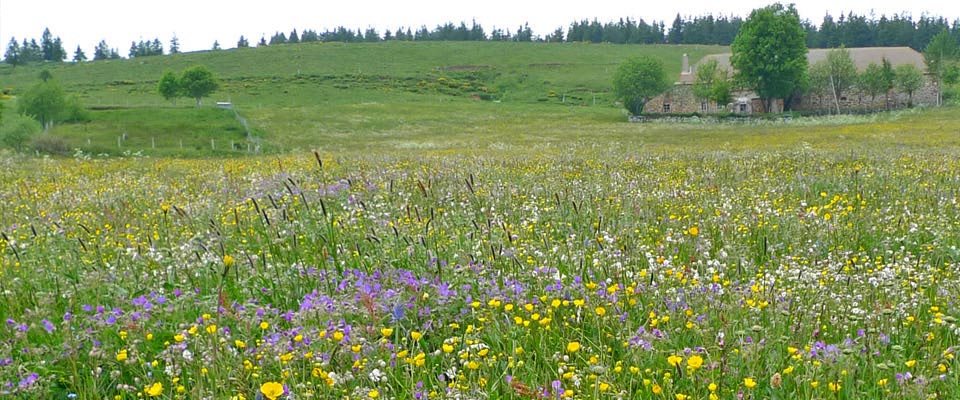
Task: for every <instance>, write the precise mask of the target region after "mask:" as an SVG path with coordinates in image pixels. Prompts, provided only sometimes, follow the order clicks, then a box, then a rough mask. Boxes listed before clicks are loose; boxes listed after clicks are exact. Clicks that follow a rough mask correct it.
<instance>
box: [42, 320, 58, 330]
mask: <svg viewBox="0 0 960 400" xmlns="http://www.w3.org/2000/svg"><path fill="white" fill-rule="evenodd" d="M40 323H41V324H43V330H45V331H47V333H53V331H55V330H57V327H55V326H53V323H52V322H50V321H47V319H46V318H44V319H43V321H40Z"/></svg>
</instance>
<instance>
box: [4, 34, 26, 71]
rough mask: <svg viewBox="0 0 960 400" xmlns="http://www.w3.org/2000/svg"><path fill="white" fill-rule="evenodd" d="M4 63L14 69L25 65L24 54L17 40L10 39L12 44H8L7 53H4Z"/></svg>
mask: <svg viewBox="0 0 960 400" xmlns="http://www.w3.org/2000/svg"><path fill="white" fill-rule="evenodd" d="M3 61H4V62H6V63H7V64H10V65H12V66H13V67H14V68H16V67H17V66H18V65H23V57H22V52H21V50H20V43H17V38H10V43H8V44H7V51H6V52H5V53H3Z"/></svg>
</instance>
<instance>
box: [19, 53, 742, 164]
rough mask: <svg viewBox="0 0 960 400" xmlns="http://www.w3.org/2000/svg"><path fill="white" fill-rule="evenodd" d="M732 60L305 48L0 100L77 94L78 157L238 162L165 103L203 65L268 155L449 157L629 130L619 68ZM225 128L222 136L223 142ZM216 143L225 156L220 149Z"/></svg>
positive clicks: (165, 67)
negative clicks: (356, 151)
mask: <svg viewBox="0 0 960 400" xmlns="http://www.w3.org/2000/svg"><path fill="white" fill-rule="evenodd" d="M724 49H725V48H723V47H716V46H630V45H594V44H576V43H565V44H547V43H496V42H480V43H476V42H417V43H413V42H383V43H363V44H343V43H309V44H299V45H283V46H270V47H265V48H253V49H238V50H225V51H208V52H197V53H188V54H178V55H173V56H163V57H146V58H139V59H132V60H109V61H98V62H91V63H83V64H61V65H54V66H43V65H41V66H29V67H20V68H16V69H11V68H10V67H9V66H3V67H0V87H4V88H12V89H13V91H14V93H16V92H17V91H19V90H22V89H24V88H25V87H28V86H29V85H31V84H32V83H33V82H35V80H36V79H37V75H38V72H39V70H41V69H44V68H47V69H49V70H50V71H51V72H52V74H53V75H54V76H55V77H56V79H58V80H59V81H60V82H61V83H63V84H64V86H65V87H66V89H67V91H68V92H69V93H72V94H74V95H76V96H78V97H79V98H80V100H81V102H82V103H83V104H85V105H86V106H88V107H91V108H92V111H91V114H92V118H93V121H91V122H90V123H86V124H81V125H63V126H59V127H56V128H54V129H53V131H52V132H51V134H52V135H55V136H58V137H61V138H62V140H64V141H65V142H66V144H67V146H68V147H69V148H77V147H79V148H82V149H84V150H85V151H89V152H94V153H99V152H112V153H116V152H121V151H126V150H134V151H136V150H142V151H144V152H145V153H149V154H171V155H203V154H209V153H210V152H215V153H222V152H224V151H228V150H227V149H229V148H231V147H230V145H229V144H228V143H227V142H228V141H234V142H235V143H234V147H233V148H234V149H238V150H229V151H231V152H232V151H240V150H239V149H242V150H243V151H245V150H246V149H247V146H246V144H238V143H237V142H239V141H243V140H245V134H237V131H238V130H240V131H243V128H242V127H240V126H239V124H232V125H231V124H227V125H224V124H222V123H220V124H219V125H216V126H210V124H209V123H207V122H204V121H202V120H198V119H196V118H195V117H196V113H195V112H194V111H193V110H192V108H193V107H192V105H191V102H190V101H189V100H182V101H180V102H178V103H177V104H176V105H174V104H172V103H170V102H167V101H165V100H163V99H162V98H161V97H160V96H159V95H158V94H157V93H156V89H155V88H156V83H157V80H158V79H159V77H160V76H161V74H162V73H163V72H164V71H177V72H178V71H181V70H183V69H185V68H186V67H189V66H192V65H197V64H203V65H206V66H208V67H209V68H210V69H212V70H213V71H215V73H216V74H217V76H218V77H219V78H220V79H221V89H220V90H219V91H218V92H216V93H215V94H214V95H213V97H212V98H211V99H208V104H210V103H212V102H213V101H217V100H221V101H227V100H229V101H231V102H232V103H233V104H234V105H235V107H236V110H237V111H238V112H239V114H240V115H241V116H242V117H244V118H246V119H247V120H248V121H249V123H250V124H249V125H250V127H251V128H252V129H251V130H252V134H253V135H255V136H257V137H259V141H258V144H260V145H261V148H262V149H263V150H265V151H288V150H291V149H308V148H328V149H333V150H335V149H345V148H352V147H356V146H358V145H366V144H368V143H372V144H374V145H378V144H380V145H384V146H388V147H398V148H409V147H435V146H449V145H451V144H450V143H447V144H439V143H438V140H439V142H443V141H444V138H447V137H450V136H453V137H457V138H458V139H456V140H455V141H454V142H456V143H454V144H453V145H457V143H461V142H464V141H473V140H480V141H482V142H483V143H490V142H496V141H498V138H497V136H499V135H505V137H511V138H513V137H516V136H517V135H529V134H534V132H536V135H539V134H542V133H545V132H549V131H551V130H556V129H559V130H564V131H566V130H569V129H578V128H577V127H582V126H584V125H585V124H591V123H593V122H596V121H606V122H614V121H622V120H623V116H622V111H621V110H620V109H619V108H618V107H616V105H615V104H614V99H613V97H612V95H611V94H610V81H611V75H612V73H613V71H614V70H615V69H616V67H617V65H618V64H619V63H620V62H621V61H622V60H623V59H625V58H627V57H630V56H635V55H639V54H650V55H654V56H656V57H658V58H660V59H662V60H663V61H664V63H665V64H666V66H667V69H668V70H670V71H679V69H680V59H681V56H682V54H684V53H688V54H690V56H691V58H692V59H693V60H697V59H699V58H700V57H702V56H703V55H706V54H710V53H716V52H720V51H724ZM8 108H12V107H8ZM211 112H213V113H216V111H211ZM221 114H222V116H224V115H227V114H232V112H228V111H224V112H221ZM174 120H179V121H177V122H174ZM221 128H222V130H223V131H224V132H223V136H222V137H218V134H217V132H216V131H217V129H221ZM118 137H121V138H122V140H121V143H120V145H119V146H118V139H117V138H118ZM123 138H125V139H123ZM360 138H362V139H364V140H362V141H358V140H357V139H360ZM210 139H214V140H215V141H217V140H218V139H219V140H221V141H222V143H221V145H220V146H216V144H214V146H211V144H210ZM361 142H363V143H361ZM181 143H183V145H182V146H181ZM124 144H126V146H124ZM461 144H469V143H461ZM213 147H218V148H219V149H218V150H212V148H213Z"/></svg>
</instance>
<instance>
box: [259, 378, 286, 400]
mask: <svg viewBox="0 0 960 400" xmlns="http://www.w3.org/2000/svg"><path fill="white" fill-rule="evenodd" d="M260 393H263V395H264V396H266V397H267V398H268V399H270V400H276V399H277V397H280V396H281V395H283V385H281V384H280V383H279V382H266V383H264V384H263V385H260Z"/></svg>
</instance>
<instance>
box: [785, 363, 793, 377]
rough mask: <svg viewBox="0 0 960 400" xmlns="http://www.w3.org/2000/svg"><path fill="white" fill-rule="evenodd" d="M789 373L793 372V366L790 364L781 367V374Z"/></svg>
mask: <svg viewBox="0 0 960 400" xmlns="http://www.w3.org/2000/svg"><path fill="white" fill-rule="evenodd" d="M791 373H793V366H792V365H791V366H789V367H786V368H784V369H783V374H784V375H790V374H791Z"/></svg>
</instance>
